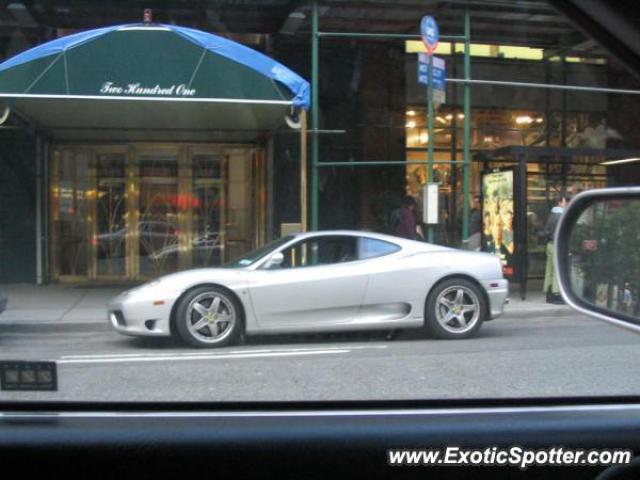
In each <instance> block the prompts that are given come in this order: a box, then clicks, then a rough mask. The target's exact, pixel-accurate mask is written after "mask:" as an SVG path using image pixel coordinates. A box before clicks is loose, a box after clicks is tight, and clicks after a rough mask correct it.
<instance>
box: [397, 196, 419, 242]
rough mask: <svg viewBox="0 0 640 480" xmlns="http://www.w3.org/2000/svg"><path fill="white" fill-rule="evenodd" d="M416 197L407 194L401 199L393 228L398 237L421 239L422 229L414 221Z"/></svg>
mask: <svg viewBox="0 0 640 480" xmlns="http://www.w3.org/2000/svg"><path fill="white" fill-rule="evenodd" d="M415 210H416V199H415V198H413V197H412V196H411V195H407V196H405V197H404V198H403V199H402V206H401V207H400V218H399V221H398V223H397V226H396V228H395V232H394V234H395V235H396V236H398V237H403V238H408V239H410V240H418V239H423V240H424V238H423V236H422V229H421V228H420V226H419V225H418V224H417V223H416V214H415Z"/></svg>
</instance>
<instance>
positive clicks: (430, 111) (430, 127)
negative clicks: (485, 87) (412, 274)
mask: <svg viewBox="0 0 640 480" xmlns="http://www.w3.org/2000/svg"><path fill="white" fill-rule="evenodd" d="M428 75H429V79H428V81H427V132H428V136H429V150H428V157H427V161H428V162H429V163H428V174H429V175H428V177H427V178H428V179H429V180H428V181H429V182H434V181H435V180H434V178H433V177H434V171H433V160H434V158H433V151H434V141H435V138H434V135H433V52H430V53H429V74H428ZM433 240H434V228H433V224H431V223H430V224H428V225H427V241H428V242H429V243H433Z"/></svg>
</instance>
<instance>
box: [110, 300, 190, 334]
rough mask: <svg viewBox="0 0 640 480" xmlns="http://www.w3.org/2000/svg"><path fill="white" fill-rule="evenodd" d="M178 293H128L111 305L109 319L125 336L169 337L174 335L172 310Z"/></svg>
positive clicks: (115, 328)
mask: <svg viewBox="0 0 640 480" xmlns="http://www.w3.org/2000/svg"><path fill="white" fill-rule="evenodd" d="M178 296H179V294H178V293H171V294H166V293H163V294H153V293H152V292H141V293H140V292H135V291H134V292H124V293H122V294H120V295H118V296H117V297H115V298H114V299H113V300H111V301H110V302H109V303H108V304H107V319H108V321H109V323H110V324H111V326H112V327H113V328H114V330H115V331H117V332H118V333H122V334H123V335H132V336H145V337H166V336H169V335H171V327H170V319H171V309H172V307H173V304H174V303H175V301H176V299H177V298H178Z"/></svg>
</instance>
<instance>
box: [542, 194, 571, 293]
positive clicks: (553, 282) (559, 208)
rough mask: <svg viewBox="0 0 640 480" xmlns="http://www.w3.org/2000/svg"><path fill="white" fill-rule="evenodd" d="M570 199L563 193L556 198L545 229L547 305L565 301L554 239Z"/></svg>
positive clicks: (544, 288)
mask: <svg viewBox="0 0 640 480" xmlns="http://www.w3.org/2000/svg"><path fill="white" fill-rule="evenodd" d="M568 201H569V199H568V196H567V194H566V193H564V192H561V193H559V194H557V195H556V196H555V205H554V206H553V208H552V209H551V212H550V214H549V217H548V218H547V223H546V225H545V227H544V236H545V240H546V242H547V247H546V253H547V265H546V268H545V272H544V286H543V291H544V292H545V294H546V296H547V303H554V304H563V303H564V301H563V300H562V297H561V296H560V287H559V286H558V278H557V276H556V272H555V266H554V263H553V255H554V247H553V239H554V236H555V233H556V227H557V226H558V223H559V222H560V218H561V217H562V214H563V213H564V209H565V207H566V206H567V203H568Z"/></svg>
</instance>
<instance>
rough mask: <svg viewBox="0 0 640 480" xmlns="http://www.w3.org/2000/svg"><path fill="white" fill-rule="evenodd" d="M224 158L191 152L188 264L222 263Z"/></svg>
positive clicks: (224, 212)
mask: <svg viewBox="0 0 640 480" xmlns="http://www.w3.org/2000/svg"><path fill="white" fill-rule="evenodd" d="M226 166H227V159H226V156H225V155H223V154H221V153H214V152H211V151H210V150H207V151H199V150H195V149H194V150H192V151H191V172H192V174H193V183H192V188H193V192H192V196H191V207H192V211H191V231H192V240H191V250H192V264H193V266H196V267H213V266H219V265H222V264H223V263H224V261H225V255H224V254H225V251H224V245H225V223H226V220H225V218H226V210H225V208H224V207H225V198H226V191H225V182H224V180H223V179H224V178H225V177H226V174H225V170H226Z"/></svg>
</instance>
